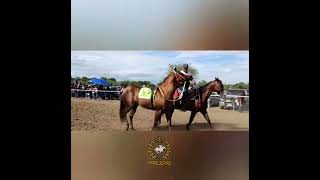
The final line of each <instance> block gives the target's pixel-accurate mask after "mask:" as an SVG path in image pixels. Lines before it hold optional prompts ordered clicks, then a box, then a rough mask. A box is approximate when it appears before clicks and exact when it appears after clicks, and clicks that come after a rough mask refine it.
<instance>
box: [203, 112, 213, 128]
mask: <svg viewBox="0 0 320 180" xmlns="http://www.w3.org/2000/svg"><path fill="white" fill-rule="evenodd" d="M201 114H202V115H203V117H204V118H205V119H206V120H207V122H208V124H209V126H210V128H212V125H211V121H210V118H209V115H208V112H207V110H204V111H201Z"/></svg>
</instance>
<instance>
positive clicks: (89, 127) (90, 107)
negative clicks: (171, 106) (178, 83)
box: [71, 98, 249, 132]
mask: <svg viewBox="0 0 320 180" xmlns="http://www.w3.org/2000/svg"><path fill="white" fill-rule="evenodd" d="M119 107H120V102H119V101H106V100H90V99H77V98H71V130H72V131H91V132H97V131H121V130H124V128H125V124H124V123H121V122H120V118H119ZM208 113H209V117H210V119H211V122H212V123H213V128H212V129H210V128H209V125H208V123H207V121H206V120H205V119H204V117H203V116H202V114H201V113H197V115H196V117H195V118H194V120H193V123H192V125H191V126H190V130H191V131H248V130H249V113H248V112H242V113H240V112H237V111H232V110H225V109H219V108H218V107H214V108H208ZM189 117H190V112H189V111H187V112H182V111H179V110H175V112H174V113H173V116H172V130H173V131H179V130H180V131H185V130H186V128H185V126H186V124H187V123H188V121H189ZM153 120H154V111H152V110H148V109H144V108H141V107H138V109H137V112H136V114H135V116H134V118H133V126H134V128H135V129H136V130H137V131H150V130H151V128H152V126H153ZM158 130H160V131H167V130H168V124H167V121H166V119H165V116H162V118H161V125H160V127H159V129H158Z"/></svg>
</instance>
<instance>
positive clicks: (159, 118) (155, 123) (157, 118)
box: [151, 110, 162, 130]
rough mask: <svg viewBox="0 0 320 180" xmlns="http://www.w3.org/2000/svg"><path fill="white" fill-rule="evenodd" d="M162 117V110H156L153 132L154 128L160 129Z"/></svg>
mask: <svg viewBox="0 0 320 180" xmlns="http://www.w3.org/2000/svg"><path fill="white" fill-rule="evenodd" d="M161 115H162V112H161V110H156V112H155V115H154V122H153V127H152V129H151V130H153V129H154V128H156V127H158V121H160V120H161Z"/></svg>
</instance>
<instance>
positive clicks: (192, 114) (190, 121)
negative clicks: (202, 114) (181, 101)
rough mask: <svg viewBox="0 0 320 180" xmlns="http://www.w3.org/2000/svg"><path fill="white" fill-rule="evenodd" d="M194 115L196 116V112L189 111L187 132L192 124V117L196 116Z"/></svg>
mask: <svg viewBox="0 0 320 180" xmlns="http://www.w3.org/2000/svg"><path fill="white" fill-rule="evenodd" d="M196 114H197V112H196V111H191V115H190V118H189V123H188V124H187V127H186V128H187V130H189V129H190V128H189V126H190V125H191V123H192V121H193V119H194V117H195V116H196Z"/></svg>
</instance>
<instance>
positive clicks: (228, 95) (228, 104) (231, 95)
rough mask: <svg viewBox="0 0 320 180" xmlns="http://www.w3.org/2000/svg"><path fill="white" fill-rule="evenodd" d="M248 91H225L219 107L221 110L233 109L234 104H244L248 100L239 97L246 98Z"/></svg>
mask: <svg viewBox="0 0 320 180" xmlns="http://www.w3.org/2000/svg"><path fill="white" fill-rule="evenodd" d="M248 95H249V91H248V90H245V89H231V90H226V91H225V93H224V95H223V96H222V97H221V98H220V101H219V107H220V108H221V109H223V108H233V105H234V103H238V104H239V103H242V104H244V103H246V101H247V102H249V98H246V97H239V96H248ZM235 98H236V99H235Z"/></svg>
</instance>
